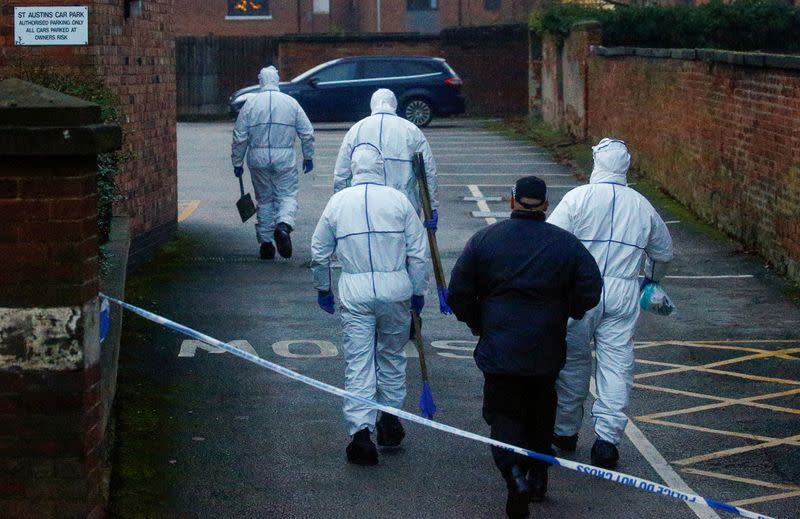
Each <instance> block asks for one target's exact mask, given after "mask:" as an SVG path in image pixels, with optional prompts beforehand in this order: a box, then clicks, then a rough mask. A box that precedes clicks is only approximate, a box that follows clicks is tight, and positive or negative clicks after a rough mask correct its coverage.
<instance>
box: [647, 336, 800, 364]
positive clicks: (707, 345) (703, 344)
mask: <svg viewBox="0 0 800 519" xmlns="http://www.w3.org/2000/svg"><path fill="white" fill-rule="evenodd" d="M798 342H800V341H798V340H774V341H772V340H759V341H713V342H712V341H658V342H652V343H647V342H642V343H641V344H638V343H637V345H635V346H634V349H645V348H652V347H654V346H686V347H690V348H703V349H710V350H730V351H749V352H751V353H769V352H770V350H765V349H761V348H746V347H744V346H727V345H725V344H730V343H739V344H748V343H749V344H793V343H794V344H796V343H798ZM718 343H723V344H718ZM777 357H778V358H780V359H784V360H800V359H798V358H797V357H792V356H791V355H789V354H780V355H777Z"/></svg>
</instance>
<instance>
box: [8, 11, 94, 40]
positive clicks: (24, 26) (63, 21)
mask: <svg viewBox="0 0 800 519" xmlns="http://www.w3.org/2000/svg"><path fill="white" fill-rule="evenodd" d="M88 43H89V8H88V7H86V6H72V7H70V6H60V7H15V8H14V44H15V45H87V44H88Z"/></svg>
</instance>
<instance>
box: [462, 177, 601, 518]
mask: <svg viewBox="0 0 800 519" xmlns="http://www.w3.org/2000/svg"><path fill="white" fill-rule="evenodd" d="M512 194H513V196H512V200H511V209H512V213H511V219H510V220H507V221H504V222H501V223H497V224H494V225H491V226H489V227H487V228H485V229H483V230H481V231H479V232H478V233H476V234H475V236H473V237H472V238H471V239H470V240H469V242H468V243H467V245H466V247H465V248H464V252H463V253H462V254H461V257H460V258H459V259H458V262H457V263H456V265H455V267H454V268H453V272H452V276H451V278H450V285H449V297H448V303H449V304H450V307H451V308H452V309H453V312H454V313H455V314H456V317H458V320H459V321H463V322H465V323H466V324H467V326H469V328H470V330H472V333H473V334H475V335H478V336H480V339H479V341H478V345H477V347H476V348H475V362H476V363H477V365H478V367H479V368H480V369H481V371H483V373H484V378H485V383H484V390H483V391H484V393H483V416H484V419H485V420H486V422H487V423H488V424H489V425H490V426H491V436H492V438H494V439H496V440H499V441H502V442H506V443H510V444H513V445H517V446H520V447H525V448H528V449H531V450H533V451H536V452H539V453H543V454H552V452H553V451H552V449H551V447H550V441H551V437H552V433H553V426H554V422H555V413H556V403H557V401H556V389H555V382H556V378H557V377H558V372H559V371H560V370H561V368H562V367H563V366H564V360H565V357H566V330H567V320H568V318H570V317H572V318H574V319H579V318H580V317H582V316H583V314H584V313H585V312H586V311H588V310H590V309H592V308H594V307H595V306H596V305H597V303H598V302H599V300H600V293H601V290H602V286H603V281H602V278H601V277H600V271H599V270H598V268H597V263H596V262H595V261H594V258H593V257H592V255H591V254H589V252H588V251H587V250H586V248H585V247H584V246H583V245H582V244H581V242H580V241H578V239H576V238H575V237H574V236H573V235H572V234H570V233H568V232H566V231H564V230H562V229H560V228H558V227H556V226H554V225H551V224H549V223H547V222H545V211H547V207H548V202H547V186H546V185H545V183H544V182H543V181H542V180H541V179H539V178H537V177H525V178H521V179H519V180H518V181H517V183H516V185H515V186H514V190H513V192H512ZM492 455H493V456H494V460H495V464H496V465H497V467H498V468H499V469H500V472H501V473H502V474H503V477H504V478H505V479H506V481H507V483H508V491H509V493H508V502H507V503H506V513H507V514H508V516H509V517H527V516H528V501H529V500H530V501H541V500H542V499H544V495H545V492H546V491H547V464H545V463H542V462H539V461H535V460H531V459H529V458H526V457H524V456H520V455H518V454H514V453H512V452H508V451H505V450H502V449H498V448H492Z"/></svg>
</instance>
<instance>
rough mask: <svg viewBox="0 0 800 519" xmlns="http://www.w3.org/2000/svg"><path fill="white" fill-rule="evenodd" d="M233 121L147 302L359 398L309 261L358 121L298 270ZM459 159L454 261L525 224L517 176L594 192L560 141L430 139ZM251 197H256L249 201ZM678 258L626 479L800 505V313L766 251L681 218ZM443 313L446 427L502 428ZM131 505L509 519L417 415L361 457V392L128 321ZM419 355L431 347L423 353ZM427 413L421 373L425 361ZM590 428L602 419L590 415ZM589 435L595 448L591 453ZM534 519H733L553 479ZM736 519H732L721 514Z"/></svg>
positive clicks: (652, 343) (136, 511)
mask: <svg viewBox="0 0 800 519" xmlns="http://www.w3.org/2000/svg"><path fill="white" fill-rule="evenodd" d="M230 130H231V125H230V124H226V123H203V124H200V123H198V124H181V125H179V127H178V136H179V197H180V202H181V211H180V220H181V222H180V238H179V240H178V241H177V242H176V244H173V245H170V246H169V247H167V252H166V253H165V254H163V255H162V256H161V258H160V259H159V260H156V261H155V262H153V263H151V264H149V265H145V266H144V267H142V268H140V269H139V270H138V271H137V272H136V273H134V274H133V275H132V276H131V279H130V283H129V295H130V298H131V301H132V302H134V303H135V304H139V305H141V306H144V307H145V308H148V309H151V310H153V311H155V312H158V313H160V314H162V315H165V316H167V317H170V318H172V319H174V320H176V321H179V322H181V323H184V324H186V325H189V326H191V327H194V328H196V329H199V330H201V331H203V332H205V333H207V334H209V335H211V336H214V337H216V338H219V339H221V340H225V341H238V342H237V343H235V344H237V345H238V347H240V348H243V349H247V350H249V351H255V352H256V353H257V354H258V355H260V356H261V357H262V358H265V359H268V360H271V361H274V362H277V363H280V364H282V365H284V366H287V367H289V368H291V369H294V370H297V371H299V372H301V373H303V374H306V375H309V376H312V377H315V378H318V379H320V380H322V381H325V382H328V383H331V384H334V385H337V386H341V385H342V384H343V371H344V360H343V357H342V353H341V351H340V346H339V342H340V341H339V336H340V331H339V330H340V325H339V316H338V313H337V315H336V316H329V315H328V314H325V313H324V312H322V311H321V310H319V309H318V308H317V306H316V293H315V292H314V290H313V287H312V286H311V281H310V274H309V271H308V268H307V267H308V262H309V260H310V251H309V242H310V239H311V233H312V232H313V229H314V226H315V224H316V221H317V218H318V217H319V214H320V213H321V211H322V209H323V207H324V205H325V203H326V201H327V199H328V197H329V196H330V193H331V183H332V174H331V173H332V170H333V165H334V161H335V157H336V153H337V151H338V147H339V144H340V143H341V139H342V137H343V136H344V132H345V130H346V126H345V125H326V126H322V127H320V128H318V131H317V159H316V161H315V162H316V167H317V169H316V171H315V172H314V173H312V174H309V175H305V176H303V177H302V179H301V186H300V197H299V202H300V211H299V219H298V224H297V226H296V230H295V232H294V234H293V239H294V243H295V256H294V257H293V258H292V259H291V260H288V261H287V260H280V261H274V262H263V261H260V260H258V259H257V243H256V240H255V236H254V232H253V227H252V225H251V223H248V224H241V223H240V222H239V221H238V217H237V214H236V211H235V207H234V202H235V200H236V199H237V198H238V186H237V185H236V182H235V180H234V178H233V175H232V172H231V167H230V162H229V158H228V157H229V150H230ZM425 133H426V135H427V136H428V139H429V140H430V143H431V146H432V148H433V152H434V155H435V157H436V159H437V162H438V165H439V179H440V185H441V191H440V199H441V208H440V214H441V218H440V230H439V233H438V237H439V240H440V241H439V243H440V245H441V248H442V258H443V261H444V263H445V269H447V270H449V268H451V267H452V265H453V263H454V262H455V260H456V258H457V257H458V255H459V253H460V252H461V249H462V248H463V245H464V243H465V242H466V240H467V239H468V238H469V237H470V236H471V235H472V234H473V233H474V232H475V231H477V230H478V229H480V228H482V227H483V226H485V225H487V224H490V223H493V222H494V221H495V220H497V219H500V218H503V217H505V215H506V213H507V211H508V209H507V198H508V195H509V192H510V186H511V184H512V183H513V181H514V180H515V179H516V178H518V177H519V176H522V175H526V174H537V175H539V176H541V177H543V178H544V179H545V180H546V181H547V183H548V184H549V189H550V197H551V205H552V206H553V207H554V206H555V205H556V204H557V203H558V201H559V199H560V198H561V196H562V195H563V194H564V193H565V192H566V191H567V190H569V189H571V188H572V187H574V186H576V185H578V184H579V182H578V181H576V180H575V177H574V176H573V175H572V172H571V171H570V170H569V169H567V168H565V167H563V166H561V165H558V164H555V163H554V162H553V161H552V159H551V158H550V157H549V155H548V154H547V153H546V152H545V151H544V150H542V149H539V148H536V147H534V146H530V145H528V144H524V143H521V142H518V141H512V140H509V139H507V138H504V137H501V136H498V135H496V134H493V133H491V132H489V131H487V130H484V129H482V127H481V126H480V124H479V123H478V122H476V121H468V120H457V121H444V122H441V123H439V124H436V125H434V126H432V127H431V128H428V129H426V130H425ZM249 191H252V189H249ZM664 217H665V219H666V220H668V221H669V222H670V223H669V225H670V229H671V231H672V234H673V237H674V239H675V245H676V261H675V264H674V268H673V270H672V277H671V278H670V279H669V280H668V281H666V283H665V286H666V288H667V290H668V291H669V292H670V294H671V295H672V296H673V298H674V300H675V301H676V304H677V306H678V313H677V315H675V316H672V317H670V318H658V317H656V316H651V315H644V316H643V317H642V318H641V320H640V327H639V333H638V335H637V364H636V385H635V389H634V393H633V398H632V405H631V409H630V414H631V416H632V417H633V418H634V420H633V423H632V426H631V427H629V429H628V431H627V432H628V435H627V437H626V439H625V441H624V442H623V444H622V446H621V453H622V462H621V464H620V467H619V470H620V471H622V472H627V473H630V474H634V475H638V476H641V477H644V478H648V479H652V480H656V481H668V482H669V484H670V485H684V488H691V489H692V490H694V491H696V492H697V493H699V494H702V495H708V496H710V497H714V498H718V499H722V500H726V501H733V502H735V503H737V504H740V505H742V506H745V507H747V508H750V509H753V510H756V511H759V512H762V513H765V514H769V515H774V516H777V517H798V512H797V510H798V509H800V419H799V418H800V417H798V415H800V312H798V308H797V306H795V305H794V304H792V303H791V302H790V300H789V299H788V297H787V296H786V295H784V294H785V293H786V291H787V288H786V285H785V284H784V283H783V282H782V281H781V280H780V279H778V278H776V277H774V276H773V275H772V274H770V272H769V271H768V270H767V269H765V268H764V267H763V265H762V264H761V263H760V262H759V261H758V259H757V258H756V257H753V256H748V255H743V254H740V253H737V252H736V248H735V246H734V245H733V244H731V243H728V242H726V241H719V240H714V239H711V238H708V237H706V235H705V234H704V233H703V232H702V229H701V228H699V227H698V226H696V225H695V224H690V223H689V222H681V221H677V220H678V218H676V217H675V216H674V215H671V214H669V213H665V214H664ZM427 303H428V306H427V307H426V309H425V311H424V313H423V318H424V325H425V339H426V342H427V344H428V346H429V348H428V357H429V369H430V372H431V380H432V386H433V390H434V395H435V399H436V403H437V404H438V406H439V413H438V414H437V415H436V419H437V420H440V421H442V422H445V423H447V424H450V425H454V426H457V427H461V428H464V429H467V430H470V431H474V432H478V433H482V434H486V433H487V432H488V428H487V426H486V425H485V424H484V423H483V421H482V419H481V391H482V377H481V374H480V372H479V371H478V370H477V368H476V367H475V365H474V363H473V361H472V358H471V350H472V348H473V346H474V343H475V341H474V338H473V337H472V336H471V335H470V333H469V332H468V330H467V329H466V327H465V326H463V325H462V324H461V323H458V322H457V321H456V320H455V319H454V318H453V317H452V316H442V315H439V314H438V305H437V302H436V299H435V295H429V297H428V299H427ZM123 340H124V343H123V352H122V357H121V359H122V364H121V368H120V380H119V396H118V400H117V420H116V424H117V427H116V439H117V450H116V453H115V461H116V466H115V473H114V477H113V492H112V501H113V509H114V513H115V514H116V515H117V516H120V517H208V518H212V517H213V518H217V517H226V518H234V517H297V518H300V517H325V518H345V517H348V518H349V517H370V518H371V517H379V518H399V517H413V518H416V519H420V518H429V517H430V518H440V517H470V518H495V517H502V516H503V505H504V503H505V487H504V483H503V482H502V480H501V479H500V477H499V475H498V474H497V473H496V471H495V468H494V465H493V464H492V461H491V456H490V453H489V450H488V448H487V447H485V446H483V445H479V444H476V443H473V442H470V441H467V440H463V439H460V438H455V437H451V436H447V435H445V434H443V433H440V432H437V431H432V430H429V429H426V428H423V427H420V426H417V425H414V424H411V425H408V426H407V433H408V434H407V438H406V441H405V442H404V448H403V449H402V450H401V451H400V452H398V453H394V454H388V453H385V454H382V455H381V459H380V464H379V465H378V466H377V467H369V468H363V467H355V466H351V465H348V464H347V463H346V462H345V460H344V448H345V446H346V444H347V442H348V438H347V436H346V433H345V430H344V425H343V422H342V417H341V410H340V408H341V402H340V400H338V399H336V398H333V397H330V396H328V395H326V394H322V393H319V392H317V391H316V390H314V389H311V388H309V387H306V386H303V385H301V384H299V383H295V382H292V381H289V380H286V379H283V378H281V377H280V376H278V375H275V374H273V373H271V372H268V371H266V370H263V369H261V368H258V367H255V366H253V365H250V364H247V363H245V362H244V361H241V360H240V359H237V358H235V357H233V356H231V355H229V354H218V353H214V352H209V351H208V348H206V347H204V346H203V345H199V344H197V343H195V342H192V341H186V340H185V338H184V337H181V336H179V335H177V334H175V333H172V332H170V331H167V330H164V329H162V328H159V327H157V326H156V325H153V324H150V323H147V322H145V321H143V320H141V319H139V318H137V317H134V316H130V315H129V316H128V317H126V323H125V337H124V339H123ZM409 352H410V355H409V356H413V350H411V349H410V350H409ZM408 388H409V398H408V402H407V404H406V409H407V410H410V411H412V412H414V411H415V409H416V401H417V398H418V396H419V388H420V382H419V369H418V366H417V364H416V358H411V359H410V362H409V368H408ZM587 416H588V412H587ZM592 441H593V435H592V432H591V430H590V427H589V424H588V423H587V424H586V426H585V427H584V430H583V431H582V433H581V437H580V442H579V448H578V452H577V453H576V454H575V456H574V458H575V459H577V460H586V461H588V456H589V449H590V447H591V443H592ZM531 512H532V517H541V518H544V517H590V516H592V517H614V518H641V517H657V518H673V517H675V518H678V517H702V518H714V517H717V515H716V514H714V513H713V512H710V511H708V510H704V509H697V510H691V509H690V508H688V507H687V506H686V505H684V504H683V503H681V502H679V501H677V500H672V499H666V498H663V497H659V496H655V495H652V494H648V493H644V492H641V491H637V490H634V489H630V488H626V487H623V486H619V485H614V484H611V483H609V482H606V481H602V480H598V479H594V478H588V477H586V476H582V475H579V474H576V473H574V472H570V471H566V470H562V469H557V468H556V469H552V470H551V484H550V491H549V494H548V500H547V501H545V502H544V503H541V504H537V505H532V506H531ZM722 515H724V514H722Z"/></svg>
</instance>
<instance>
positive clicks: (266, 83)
mask: <svg viewBox="0 0 800 519" xmlns="http://www.w3.org/2000/svg"><path fill="white" fill-rule="evenodd" d="M279 82H280V77H279V76H278V69H276V68H275V67H273V66H272V65H270V66H269V67H266V68H262V69H261V72H259V73H258V84H259V85H260V86H261V90H278V83H279Z"/></svg>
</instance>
